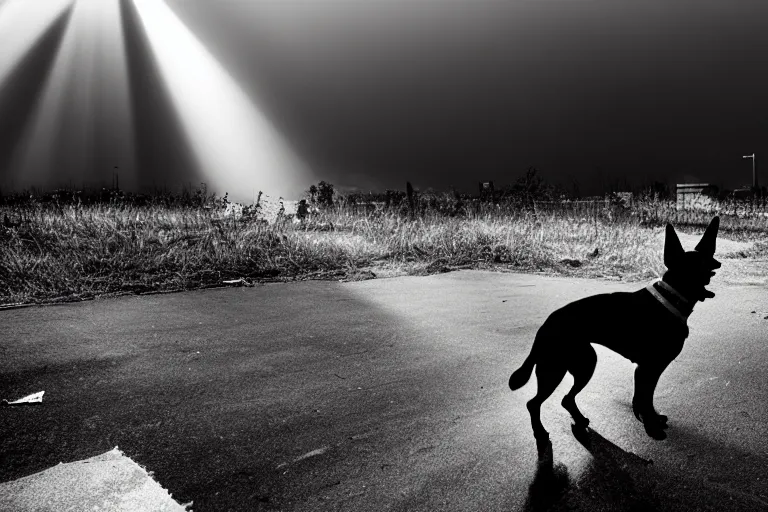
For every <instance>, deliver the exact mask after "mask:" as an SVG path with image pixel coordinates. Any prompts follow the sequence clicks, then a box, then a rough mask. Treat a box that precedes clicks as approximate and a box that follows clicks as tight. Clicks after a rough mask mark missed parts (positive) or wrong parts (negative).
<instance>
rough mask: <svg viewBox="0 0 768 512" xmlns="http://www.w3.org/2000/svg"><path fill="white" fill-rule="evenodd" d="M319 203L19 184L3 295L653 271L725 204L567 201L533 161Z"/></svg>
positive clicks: (4, 229) (740, 230) (6, 202)
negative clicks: (484, 179)
mask: <svg viewBox="0 0 768 512" xmlns="http://www.w3.org/2000/svg"><path fill="white" fill-rule="evenodd" d="M307 203H309V205H310V206H311V208H308V209H307V208H305V210H304V213H303V214H302V215H301V216H302V217H304V218H303V219H301V220H300V219H298V218H292V216H291V215H282V214H279V215H278V217H277V218H276V219H270V221H272V222H270V223H267V222H265V220H264V219H263V215H262V214H261V211H260V204H259V203H258V202H257V204H256V205H251V206H248V207H244V208H243V209H242V210H241V212H240V213H239V214H238V215H232V214H231V204H230V203H229V201H228V200H227V198H226V197H224V198H217V197H215V196H213V195H212V194H209V193H208V192H207V191H206V190H205V188H204V187H202V188H200V189H198V190H196V191H187V192H185V193H183V194H181V195H176V196H174V195H169V194H155V195H152V196H136V195H133V196H132V195H127V194H122V193H120V192H118V191H104V192H102V193H101V195H100V196H98V197H95V198H94V197H93V196H88V195H86V194H83V193H80V192H74V191H59V192H57V193H54V194H49V195H40V194H37V195H35V194H32V196H31V197H30V196H29V195H28V194H26V195H23V196H22V195H17V196H10V197H8V196H6V197H3V198H2V199H0V214H1V215H2V217H3V223H2V225H0V303H1V304H15V303H44V302H56V301H70V300H82V299H87V298H93V297H98V296H103V295H109V294H119V293H145V292H154V291H172V290H184V289H193V288H203V287H210V286H221V285H222V284H223V283H224V282H225V281H235V283H236V284H241V285H243V284H244V285H251V284H253V283H255V282H259V281H267V280H292V279H310V278H335V279H364V278H368V277H372V276H373V275H398V274H425V273H433V272H440V271H445V270H450V269H455V268H500V269H513V270H519V271H541V272H552V273H561V274H571V275H581V276H596V277H597V276H601V277H615V278H622V279H649V278H653V277H656V276H658V275H660V274H661V273H662V272H663V270H664V266H663V262H662V254H661V249H662V246H661V243H660V241H661V238H660V237H659V235H660V231H661V227H660V226H662V225H663V224H664V223H665V222H666V221H667V220H672V221H673V222H675V223H676V225H681V224H691V225H702V226H703V225H706V224H707V223H708V222H709V220H710V219H711V217H712V214H713V211H700V212H679V211H677V210H676V209H675V208H674V206H673V204H671V203H669V202H668V201H664V200H660V199H658V198H654V197H652V196H651V195H650V194H646V195H645V196H641V197H639V198H637V199H636V200H634V201H632V202H631V204H630V203H627V202H626V201H625V200H624V199H623V198H620V197H619V196H616V195H614V196H612V197H610V198H608V199H607V200H605V201H598V202H594V201H592V202H576V201H570V202H568V201H564V200H563V197H562V196H560V195H558V191H557V190H555V189H554V188H553V187H549V186H548V185H546V183H544V182H543V181H542V180H538V179H537V177H536V176H535V173H534V174H532V173H530V172H529V173H527V175H526V176H525V177H524V178H522V179H521V180H520V181H518V182H517V183H516V184H515V185H513V186H512V187H508V188H507V189H506V190H502V191H500V192H499V193H498V194H497V195H496V196H494V197H492V198H488V199H486V200H480V198H478V197H474V198H473V197H470V196H467V195H462V194H458V193H455V192H452V193H442V194H437V193H419V192H418V191H415V190H413V187H408V188H407V191H406V192H401V193H395V191H388V192H387V193H385V194H380V195H376V196H374V195H372V194H362V195H358V196H351V195H348V196H340V195H339V194H337V193H336V192H334V190H333V186H332V185H330V184H328V183H324V182H321V184H320V185H319V186H317V187H313V188H311V189H310V191H309V193H308V197H307ZM731 207H732V210H733V211H730V210H728V208H731ZM720 208H721V210H720V214H721V216H722V231H721V236H740V237H742V238H749V239H753V240H754V239H756V240H764V239H765V238H766V233H768V216H763V215H762V212H761V210H760V206H759V205H755V206H754V207H751V208H752V209H749V208H748V207H747V206H746V203H745V204H742V205H736V204H735V203H734V204H732V205H728V204H726V203H722V204H721V205H720ZM739 208H741V210H739ZM729 233H730V235H729ZM755 247H756V248H755V249H754V250H753V253H751V254H750V255H749V256H764V255H766V254H768V244H764V243H763V244H757V245H756V246H755Z"/></svg>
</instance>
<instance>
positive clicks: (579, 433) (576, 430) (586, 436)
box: [571, 425, 592, 448]
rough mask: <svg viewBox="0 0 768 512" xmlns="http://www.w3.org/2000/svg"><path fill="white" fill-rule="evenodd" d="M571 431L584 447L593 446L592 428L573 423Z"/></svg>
mask: <svg viewBox="0 0 768 512" xmlns="http://www.w3.org/2000/svg"><path fill="white" fill-rule="evenodd" d="M571 432H573V437H575V438H576V440H577V441H578V442H580V443H581V444H582V445H583V446H584V447H586V448H589V447H591V446H592V437H591V435H590V430H589V429H588V428H587V427H586V426H584V427H580V426H579V425H571Z"/></svg>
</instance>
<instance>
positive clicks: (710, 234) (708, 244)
mask: <svg viewBox="0 0 768 512" xmlns="http://www.w3.org/2000/svg"><path fill="white" fill-rule="evenodd" d="M719 227H720V217H715V218H714V219H712V222H710V223H709V226H707V229H706V231H704V235H703V236H702V237H701V240H700V241H699V244H698V245H697V246H696V251H697V252H700V253H701V254H706V255H707V256H713V255H714V254H715V241H716V240H717V230H718V228H719Z"/></svg>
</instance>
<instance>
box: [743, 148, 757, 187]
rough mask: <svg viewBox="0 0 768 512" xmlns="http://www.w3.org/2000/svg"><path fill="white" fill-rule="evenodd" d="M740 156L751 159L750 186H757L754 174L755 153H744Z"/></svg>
mask: <svg viewBox="0 0 768 512" xmlns="http://www.w3.org/2000/svg"><path fill="white" fill-rule="evenodd" d="M742 158H751V159H752V187H753V188H755V189H756V188H757V174H755V154H754V153H752V154H751V155H744V156H743V157H742Z"/></svg>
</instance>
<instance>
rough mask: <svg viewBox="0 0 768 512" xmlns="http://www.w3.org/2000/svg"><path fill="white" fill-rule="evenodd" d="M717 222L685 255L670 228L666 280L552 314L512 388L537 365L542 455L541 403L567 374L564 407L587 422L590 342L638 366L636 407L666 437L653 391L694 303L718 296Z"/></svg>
mask: <svg viewBox="0 0 768 512" xmlns="http://www.w3.org/2000/svg"><path fill="white" fill-rule="evenodd" d="M719 225H720V219H719V217H715V218H714V219H712V222H711V223H710V224H709V226H708V227H707V229H706V231H705V232H704V236H703V237H702V238H701V241H700V242H699V244H698V245H697V246H696V250H694V251H689V252H685V251H684V250H683V247H682V245H681V244H680V239H679V238H678V237H677V234H676V233H675V230H674V228H673V227H672V226H671V225H670V224H667V228H666V239H665V241H664V265H666V267H667V271H666V272H665V273H664V276H663V277H662V279H661V280H659V281H657V282H655V283H653V284H650V285H648V286H647V287H645V288H643V289H641V290H638V291H636V292H631V293H630V292H617V293H604V294H600V295H594V296H592V297H587V298H585V299H581V300H577V301H576V302H572V303H570V304H568V305H566V306H564V307H562V308H560V309H558V310H557V311H555V312H554V313H552V314H551V315H550V316H549V318H547V320H546V321H545V322H544V324H543V325H542V326H541V328H539V331H538V332H537V333H536V338H535V340H534V342H533V348H532V349H531V353H530V355H529V356H528V357H527V358H526V360H525V362H524V363H523V365H522V367H520V369H518V370H517V371H515V372H514V373H513V374H512V376H511V377H510V378H509V387H510V388H511V389H512V390H515V389H519V388H521V387H523V386H524V385H525V383H526V382H528V379H529V378H530V376H531V372H532V371H533V367H534V366H536V378H537V381H538V390H537V392H536V396H535V397H533V398H532V399H531V400H530V401H529V402H528V411H529V412H530V415H531V426H532V427H533V435H534V437H535V438H536V444H537V446H538V447H539V453H540V454H541V453H543V450H544V449H545V448H546V447H547V445H548V443H549V434H548V433H547V431H546V429H544V425H542V423H541V418H540V416H539V413H540V409H541V404H542V403H543V402H544V400H546V399H547V398H548V397H549V395H551V394H552V392H553V391H554V390H555V388H556V387H557V386H558V385H559V384H560V382H561V381H562V380H563V377H564V376H565V373H566V372H570V373H571V375H573V388H571V390H570V391H569V392H568V394H566V395H565V397H564V398H563V401H562V405H563V407H564V408H565V409H566V410H567V411H568V412H569V413H570V414H571V416H572V417H573V419H574V421H575V422H576V427H579V428H586V426H587V425H589V420H588V419H587V418H585V417H584V415H583V414H581V411H579V408H578V407H577V406H576V400H575V399H576V395H577V394H578V393H579V392H580V391H581V390H582V389H584V386H586V385H587V383H588V382H589V379H591V378H592V374H593V373H594V371H595V365H596V364H597V354H595V349H594V348H592V346H591V345H590V343H599V344H600V345H604V346H605V347H607V348H609V349H611V350H613V351H615V352H617V353H619V354H621V355H622V356H624V357H626V358H627V359H629V360H630V361H632V362H634V363H637V368H636V369H635V393H634V398H633V399H632V409H633V411H634V413H635V416H636V417H637V419H638V420H640V421H642V422H643V424H644V426H645V430H646V432H647V433H648V435H649V436H651V437H653V438H654V439H664V438H665V437H666V434H665V433H664V429H665V428H666V426H667V417H666V416H663V415H661V414H658V413H657V412H656V410H655V409H654V407H653V393H654V390H655V389H656V384H657V382H658V381H659V377H660V376H661V374H662V373H663V372H664V370H665V369H666V368H667V366H668V365H669V363H671V362H672V361H673V360H674V359H675V357H677V355H678V354H679V353H680V351H681V350H682V349H683V343H684V342H685V338H687V337H688V325H687V323H686V321H687V318H688V316H689V315H690V314H691V312H692V311H693V306H694V305H695V304H696V302H697V301H704V299H708V298H712V297H714V296H715V294H714V293H712V292H711V291H709V290H707V289H705V286H706V285H708V284H709V281H710V278H711V277H712V276H714V275H715V272H714V269H717V268H720V263H719V262H718V261H717V260H715V258H714V254H715V240H716V238H717V230H718V227H719Z"/></svg>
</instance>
